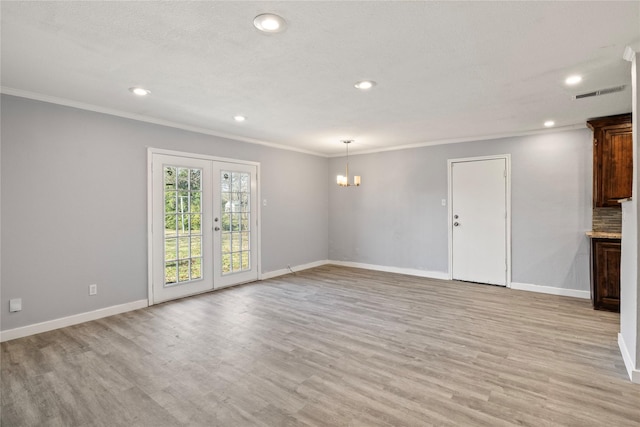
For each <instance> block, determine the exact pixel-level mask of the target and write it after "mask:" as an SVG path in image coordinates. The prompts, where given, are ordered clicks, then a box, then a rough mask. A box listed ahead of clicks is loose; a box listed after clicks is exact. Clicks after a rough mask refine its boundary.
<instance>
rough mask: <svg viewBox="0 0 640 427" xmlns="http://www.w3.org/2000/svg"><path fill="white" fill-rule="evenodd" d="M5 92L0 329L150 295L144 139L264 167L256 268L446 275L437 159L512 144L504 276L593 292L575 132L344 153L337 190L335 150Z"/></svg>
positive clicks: (585, 192)
mask: <svg viewBox="0 0 640 427" xmlns="http://www.w3.org/2000/svg"><path fill="white" fill-rule="evenodd" d="M1 99H2V135H1V136H2V146H1V150H2V154H1V162H2V163H1V164H2V173H1V180H2V181H1V182H2V193H1V204H2V208H3V212H2V217H1V221H2V236H1V239H2V242H1V243H2V271H1V275H2V276H1V278H2V295H1V302H0V303H1V306H0V307H2V314H1V318H0V321H1V322H2V325H1V326H2V330H8V329H13V328H16V327H20V326H26V325H30V324H34V323H38V322H43V321H47V320H52V319H56V318H60V317H64V316H69V315H73V314H79V313H84V312H88V311H91V310H96V309H99V308H104V307H109V306H112V305H117V304H123V303H127V302H132V301H136V300H140V299H145V298H146V297H147V236H146V220H147V217H146V188H147V187H146V181H147V171H146V156H147V151H146V150H147V147H155V148H165V149H172V150H180V151H186V152H193V153H202V154H208V155H214V156H220V157H229V158H237V159H244V160H250V161H256V162H260V163H261V175H262V176H261V190H262V199H267V201H268V205H267V207H263V208H262V271H263V272H269V271H275V270H279V269H283V268H285V266H286V265H287V264H290V265H292V266H295V265H301V264H305V263H310V262H314V261H321V260H325V259H327V258H329V259H332V260H345V261H354V262H360V263H367V264H377V265H382V266H392V267H399V268H411V269H419V270H424V271H431V272H442V273H445V272H447V269H448V266H447V264H448V260H447V258H448V249H447V208H446V207H443V206H441V199H446V198H447V159H450V158H461V157H471V156H484V155H489V154H505V153H510V154H511V156H512V220H513V225H512V236H513V238H512V241H513V247H512V248H513V281H514V282H521V283H529V284H536V285H545V286H555V287H560V288H569V289H580V290H588V288H589V285H588V284H589V270H588V264H589V263H588V252H589V250H588V241H587V239H586V237H585V235H584V231H586V230H589V229H590V228H591V155H592V153H591V134H590V131H588V130H586V129H584V130H577V131H568V132H557V133H548V134H543V135H537V136H528V137H518V138H505V139H498V140H490V141H477V142H469V143H459V144H449V145H441V146H433V147H423V148H416V149H408V150H401V151H391V152H383V153H377V154H367V155H360V156H353V157H352V158H351V172H352V173H355V174H360V175H362V177H363V178H362V179H363V185H362V187H360V188H357V189H355V188H348V189H344V188H338V187H337V186H336V185H335V175H337V174H338V173H341V172H342V171H343V168H344V158H335V159H330V160H327V159H325V158H322V157H316V156H311V155H306V154H301V153H296V152H291V151H286V150H279V149H275V148H270V147H266V146H260V145H255V144H248V143H243V142H239V141H234V140H229V139H224V138H218V137H213V136H208V135H202V134H198V133H194V132H187V131H183V130H178V129H173V128H168V127H164V126H159V125H154V124H148V123H143V122H138V121H134V120H128V119H123V118H119V117H114V116H109V115H104V114H99V113H93V112H88V111H82V110H77V109H73V108H68V107H62V106H57V105H53V104H47V103H43V102H38V101H33V100H27V99H22V98H17V97H11V96H2V98H1ZM90 283H98V285H99V291H98V296H97V297H89V296H88V290H87V286H88V284H90ZM15 297H21V298H23V311H22V312H20V313H12V314H9V313H8V300H9V299H10V298H15Z"/></svg>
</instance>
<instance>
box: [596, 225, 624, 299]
mask: <svg viewBox="0 0 640 427" xmlns="http://www.w3.org/2000/svg"><path fill="white" fill-rule="evenodd" d="M620 254H621V250H620V240H618V239H597V238H594V239H591V301H592V302H593V308H595V309H596V310H609V311H620Z"/></svg>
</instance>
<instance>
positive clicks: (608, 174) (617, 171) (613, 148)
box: [602, 127, 633, 204]
mask: <svg viewBox="0 0 640 427" xmlns="http://www.w3.org/2000/svg"><path fill="white" fill-rule="evenodd" d="M602 153H603V156H604V158H603V162H602V178H603V181H604V182H603V183H602V184H603V185H602V190H603V195H602V196H603V197H602V200H603V203H604V204H609V203H611V202H614V203H616V204H617V200H618V199H624V198H626V197H631V185H632V179H633V141H632V138H631V132H629V130H628V129H626V127H625V128H613V129H607V128H605V129H603V131H602Z"/></svg>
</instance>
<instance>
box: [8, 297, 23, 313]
mask: <svg viewBox="0 0 640 427" xmlns="http://www.w3.org/2000/svg"><path fill="white" fill-rule="evenodd" d="M21 310H22V298H14V299H10V300H9V312H11V313H13V312H16V311H21Z"/></svg>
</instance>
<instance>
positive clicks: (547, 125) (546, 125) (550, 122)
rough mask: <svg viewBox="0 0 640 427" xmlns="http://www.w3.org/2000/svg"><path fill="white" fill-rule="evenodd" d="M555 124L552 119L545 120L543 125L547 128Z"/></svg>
mask: <svg viewBox="0 0 640 427" xmlns="http://www.w3.org/2000/svg"><path fill="white" fill-rule="evenodd" d="M555 124H556V122H554V121H553V120H547V121H546V122H544V126H545V127H548V128H550V127H553V126H555Z"/></svg>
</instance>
